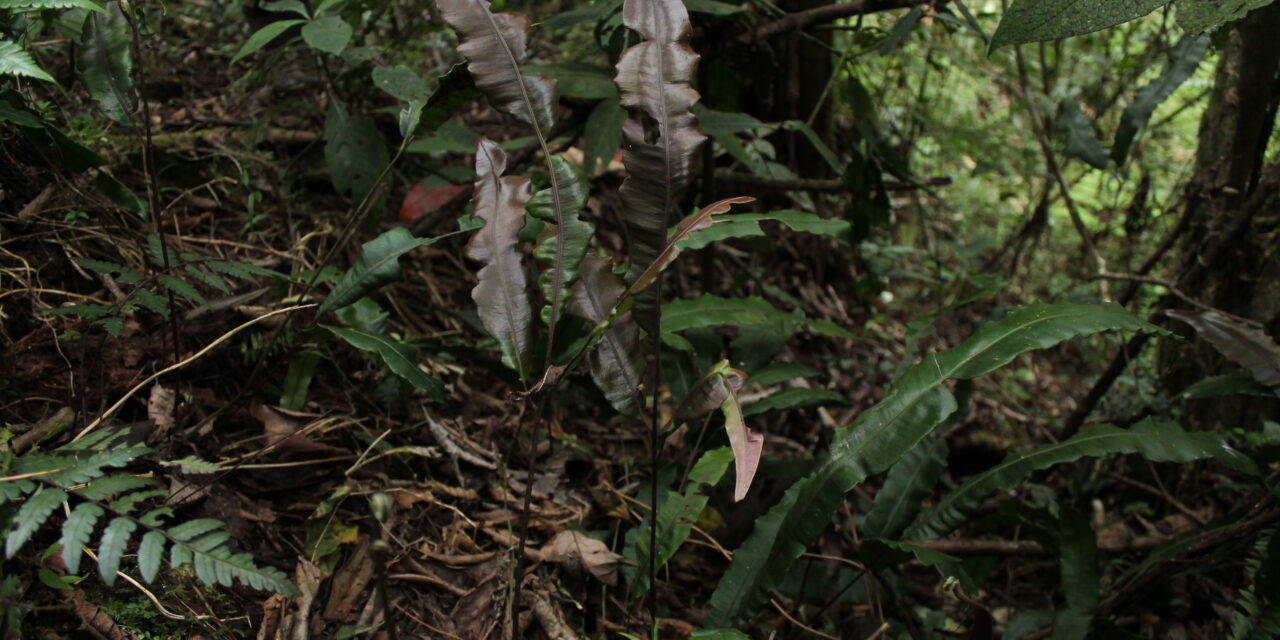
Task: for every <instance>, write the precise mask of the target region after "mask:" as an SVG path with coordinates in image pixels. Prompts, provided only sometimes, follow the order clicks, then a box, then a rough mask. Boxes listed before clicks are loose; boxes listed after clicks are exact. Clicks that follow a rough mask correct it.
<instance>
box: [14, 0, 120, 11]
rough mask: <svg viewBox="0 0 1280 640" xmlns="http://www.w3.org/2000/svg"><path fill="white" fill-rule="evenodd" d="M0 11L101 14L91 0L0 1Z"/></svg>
mask: <svg viewBox="0 0 1280 640" xmlns="http://www.w3.org/2000/svg"><path fill="white" fill-rule="evenodd" d="M0 9H27V10H44V9H88V10H90V11H97V12H98V13H103V10H102V7H100V6H98V4H97V3H95V2H92V1H91V0H0Z"/></svg>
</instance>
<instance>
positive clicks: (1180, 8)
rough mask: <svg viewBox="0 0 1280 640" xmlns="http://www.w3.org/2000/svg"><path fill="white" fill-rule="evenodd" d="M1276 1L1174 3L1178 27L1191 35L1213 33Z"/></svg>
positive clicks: (1190, 0) (1192, 0)
mask: <svg viewBox="0 0 1280 640" xmlns="http://www.w3.org/2000/svg"><path fill="white" fill-rule="evenodd" d="M1274 1H1275V0H1177V1H1176V2H1175V3H1174V5H1173V6H1174V8H1175V9H1176V11H1175V13H1176V14H1177V17H1178V26H1179V27H1182V29H1183V31H1186V32H1187V33H1188V34H1189V35H1198V34H1201V33H1211V32H1213V31H1217V30H1218V28H1219V27H1221V26H1222V25H1224V24H1226V23H1228V22H1234V21H1236V20H1239V19H1241V18H1243V17H1245V16H1246V15H1247V14H1248V13H1249V12H1250V11H1253V10H1254V9H1261V8H1262V7H1265V6H1267V5H1269V4H1271V3H1272V2H1274Z"/></svg>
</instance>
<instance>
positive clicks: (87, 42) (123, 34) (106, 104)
mask: <svg viewBox="0 0 1280 640" xmlns="http://www.w3.org/2000/svg"><path fill="white" fill-rule="evenodd" d="M106 9H107V10H106V12H105V13H90V14H89V17H88V18H87V19H85V23H84V30H83V32H82V35H81V45H82V46H81V47H80V49H79V51H78V52H77V54H78V55H77V63H76V67H77V68H78V69H79V70H80V77H81V78H82V79H83V80H84V84H85V87H86V88H87V89H88V90H89V95H91V96H93V99H94V100H96V101H97V102H98V106H100V107H102V111H103V113H106V114H107V117H108V118H111V119H112V120H114V121H116V122H120V123H124V124H127V123H129V122H130V121H131V120H132V118H131V115H130V114H131V113H132V112H133V108H134V105H135V104H136V100H134V95H133V75H132V74H133V55H132V53H131V51H130V45H131V44H132V43H133V36H132V31H131V30H130V29H129V22H128V20H126V19H125V16H124V13H123V12H122V11H121V9H120V3H119V2H108V3H107V4H106Z"/></svg>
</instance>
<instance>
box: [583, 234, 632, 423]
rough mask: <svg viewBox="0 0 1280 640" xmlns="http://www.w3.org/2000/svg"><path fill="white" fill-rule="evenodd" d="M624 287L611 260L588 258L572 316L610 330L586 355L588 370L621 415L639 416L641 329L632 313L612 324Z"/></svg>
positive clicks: (584, 263) (626, 313)
mask: <svg viewBox="0 0 1280 640" xmlns="http://www.w3.org/2000/svg"><path fill="white" fill-rule="evenodd" d="M622 292H623V286H622V283H621V282H619V281H618V278H617V277H615V276H614V275H613V271H612V270H611V268H610V263H609V259H608V258H604V257H601V256H593V255H589V256H586V257H585V258H584V259H583V260H582V278H581V279H580V280H579V281H578V283H577V284H575V285H574V287H573V295H572V296H570V297H569V313H572V314H574V315H576V316H579V317H582V318H586V319H587V320H590V321H591V322H594V323H596V324H597V325H600V324H602V323H606V322H609V327H608V329H606V330H605V331H604V333H603V334H602V335H601V336H600V344H599V345H598V346H597V347H596V348H595V349H594V350H592V351H591V352H590V353H588V354H587V366H588V367H590V369H591V377H592V379H593V380H595V382H596V386H597V387H599V388H600V390H601V391H602V392H604V395H605V398H607V399H608V400H609V404H610V405H612V406H613V408H614V409H616V410H617V411H618V412H619V413H622V414H624V415H629V416H633V417H636V416H639V415H640V406H639V402H638V400H637V398H636V394H637V393H638V389H639V388H640V381H641V379H642V377H643V375H644V355H643V354H642V353H641V351H640V328H639V327H637V326H636V323H635V321H634V320H632V318H631V312H629V311H628V312H625V313H622V314H618V316H617V317H614V318H613V319H612V322H610V314H611V312H612V310H613V307H614V305H615V304H617V302H618V299H619V298H620V297H621V296H622Z"/></svg>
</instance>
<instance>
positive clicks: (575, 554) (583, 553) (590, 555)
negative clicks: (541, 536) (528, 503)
mask: <svg viewBox="0 0 1280 640" xmlns="http://www.w3.org/2000/svg"><path fill="white" fill-rule="evenodd" d="M540 555H541V556H542V559H543V560H544V561H546V562H558V563H561V564H569V565H574V566H580V567H582V568H584V569H586V570H587V572H588V573H590V574H591V575H593V576H595V577H596V578H597V579H599V580H600V581H601V582H603V583H605V584H607V585H615V584H617V583H618V563H619V562H621V561H622V556H620V555H618V554H616V553H614V552H612V551H610V550H609V547H607V546H605V544H604V543H603V542H601V541H599V540H596V539H595V538H592V537H590V536H587V535H586V534H583V533H581V532H579V531H572V530H569V529H565V530H563V531H561V532H560V533H557V534H556V537H554V538H552V539H551V540H550V541H549V542H547V544H545V545H543V547H542V551H541V553H540Z"/></svg>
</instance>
